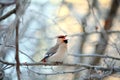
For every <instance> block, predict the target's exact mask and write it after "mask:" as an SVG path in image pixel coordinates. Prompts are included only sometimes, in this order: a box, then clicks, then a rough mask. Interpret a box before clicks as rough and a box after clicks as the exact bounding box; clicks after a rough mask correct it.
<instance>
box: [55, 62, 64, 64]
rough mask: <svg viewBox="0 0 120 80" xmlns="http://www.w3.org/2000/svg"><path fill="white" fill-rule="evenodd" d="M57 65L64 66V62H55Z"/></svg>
mask: <svg viewBox="0 0 120 80" xmlns="http://www.w3.org/2000/svg"><path fill="white" fill-rule="evenodd" d="M54 63H55V64H56V65H60V64H63V62H54Z"/></svg>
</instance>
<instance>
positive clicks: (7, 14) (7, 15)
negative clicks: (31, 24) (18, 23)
mask: <svg viewBox="0 0 120 80" xmlns="http://www.w3.org/2000/svg"><path fill="white" fill-rule="evenodd" d="M15 11H16V8H14V9H13V10H11V11H9V12H8V13H6V14H5V15H3V16H1V17H0V21H2V20H4V19H5V18H7V17H9V16H10V15H11V14H13V13H15Z"/></svg>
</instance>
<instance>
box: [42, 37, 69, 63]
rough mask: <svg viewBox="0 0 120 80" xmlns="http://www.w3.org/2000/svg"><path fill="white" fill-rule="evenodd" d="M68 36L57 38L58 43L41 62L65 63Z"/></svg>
mask: <svg viewBox="0 0 120 80" xmlns="http://www.w3.org/2000/svg"><path fill="white" fill-rule="evenodd" d="M66 36H67V35H59V36H57V43H56V44H55V46H53V47H51V48H50V49H49V50H48V51H47V53H46V54H45V56H44V58H43V59H42V60H41V62H56V63H62V62H63V60H64V58H65V54H66V52H67V43H68V40H67V39H66Z"/></svg>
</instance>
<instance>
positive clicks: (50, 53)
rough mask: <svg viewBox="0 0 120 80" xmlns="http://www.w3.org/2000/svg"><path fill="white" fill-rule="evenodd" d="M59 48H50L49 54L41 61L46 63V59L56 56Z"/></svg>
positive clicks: (57, 46) (56, 46)
mask: <svg viewBox="0 0 120 80" xmlns="http://www.w3.org/2000/svg"><path fill="white" fill-rule="evenodd" d="M58 48H59V45H55V46H54V47H52V48H50V49H49V50H48V52H47V53H46V54H45V57H44V58H43V59H42V60H41V61H44V62H46V59H47V58H49V57H50V56H52V55H53V54H55V53H56V52H57V50H58Z"/></svg>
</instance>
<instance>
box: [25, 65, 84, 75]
mask: <svg viewBox="0 0 120 80" xmlns="http://www.w3.org/2000/svg"><path fill="white" fill-rule="evenodd" d="M27 69H28V70H29V71H31V72H33V73H35V74H38V75H58V74H67V73H78V72H80V71H83V70H86V69H77V70H71V71H59V72H52V73H40V72H36V71H34V70H32V69H30V68H29V67H28V66H27Z"/></svg>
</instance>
